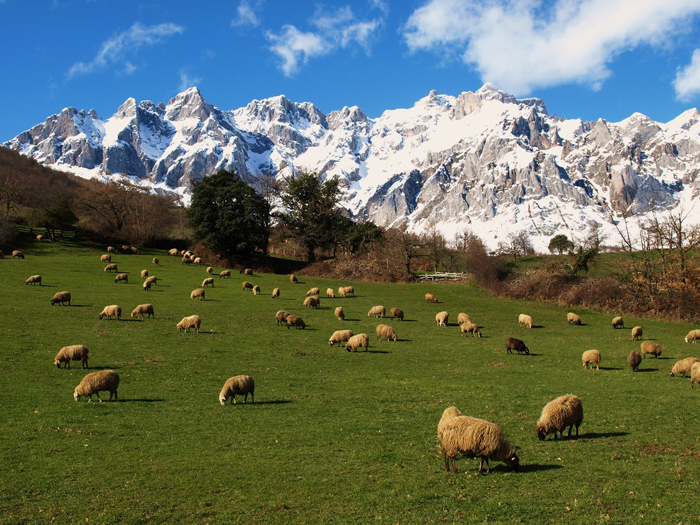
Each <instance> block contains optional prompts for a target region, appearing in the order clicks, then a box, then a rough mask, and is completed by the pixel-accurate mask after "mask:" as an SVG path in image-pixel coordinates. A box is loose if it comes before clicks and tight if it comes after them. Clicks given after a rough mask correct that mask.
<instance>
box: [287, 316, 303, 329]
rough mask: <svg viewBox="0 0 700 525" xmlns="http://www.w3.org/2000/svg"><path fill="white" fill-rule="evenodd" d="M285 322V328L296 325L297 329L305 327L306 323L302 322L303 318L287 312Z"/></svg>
mask: <svg viewBox="0 0 700 525" xmlns="http://www.w3.org/2000/svg"><path fill="white" fill-rule="evenodd" d="M285 322H286V323H287V330H289V328H290V327H292V326H296V328H297V330H298V329H299V328H301V329H302V330H303V329H304V328H306V323H304V320H303V319H302V318H301V317H299V316H298V315H294V314H288V315H287V318H286V319H285Z"/></svg>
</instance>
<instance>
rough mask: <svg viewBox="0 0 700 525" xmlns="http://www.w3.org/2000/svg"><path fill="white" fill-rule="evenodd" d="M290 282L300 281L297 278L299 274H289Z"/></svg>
mask: <svg viewBox="0 0 700 525" xmlns="http://www.w3.org/2000/svg"><path fill="white" fill-rule="evenodd" d="M289 282H290V283H292V284H297V283H298V282H299V279H297V276H296V275H294V274H292V275H290V276H289Z"/></svg>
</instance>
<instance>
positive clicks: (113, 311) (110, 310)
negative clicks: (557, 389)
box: [100, 304, 122, 319]
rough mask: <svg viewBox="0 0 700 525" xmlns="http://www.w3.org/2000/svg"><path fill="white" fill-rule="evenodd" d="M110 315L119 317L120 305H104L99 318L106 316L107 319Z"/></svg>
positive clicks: (110, 317) (120, 312) (120, 315)
mask: <svg viewBox="0 0 700 525" xmlns="http://www.w3.org/2000/svg"><path fill="white" fill-rule="evenodd" d="M112 316H115V317H116V318H117V319H121V318H122V307H121V306H119V305H118V304H110V305H108V306H105V307H104V308H103V309H102V311H101V312H100V319H102V318H103V317H106V318H107V319H112Z"/></svg>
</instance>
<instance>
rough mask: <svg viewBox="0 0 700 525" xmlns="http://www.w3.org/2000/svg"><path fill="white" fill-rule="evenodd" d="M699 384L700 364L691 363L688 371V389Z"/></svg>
mask: <svg viewBox="0 0 700 525" xmlns="http://www.w3.org/2000/svg"><path fill="white" fill-rule="evenodd" d="M696 382H698V383H700V363H693V367H692V368H691V369H690V387H691V388H695V383H696Z"/></svg>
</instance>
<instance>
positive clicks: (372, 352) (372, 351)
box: [353, 350, 391, 354]
mask: <svg viewBox="0 0 700 525" xmlns="http://www.w3.org/2000/svg"><path fill="white" fill-rule="evenodd" d="M353 353H356V354H359V353H364V354H390V353H391V352H389V351H388V350H365V351H364V352H353Z"/></svg>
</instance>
